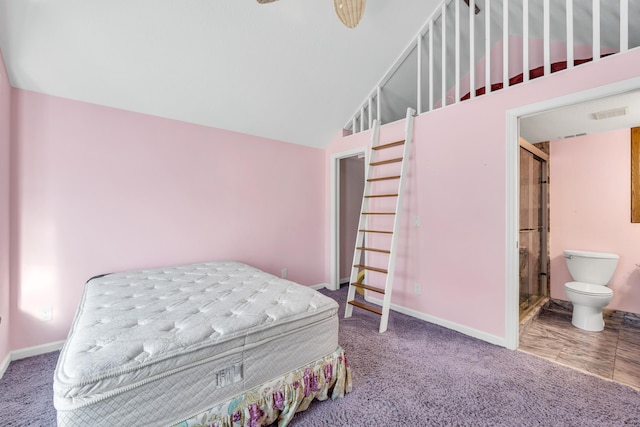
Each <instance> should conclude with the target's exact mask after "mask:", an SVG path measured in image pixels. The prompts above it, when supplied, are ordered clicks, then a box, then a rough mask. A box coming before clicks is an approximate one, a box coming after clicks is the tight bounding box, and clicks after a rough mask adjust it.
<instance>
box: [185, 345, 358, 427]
mask: <svg viewBox="0 0 640 427" xmlns="http://www.w3.org/2000/svg"><path fill="white" fill-rule="evenodd" d="M350 391H351V368H350V367H349V363H348V362H347V357H346V355H345V353H344V350H343V349H342V348H341V347H338V348H337V350H336V351H335V352H334V353H332V354H330V355H328V356H325V357H323V358H322V359H319V360H317V361H315V362H313V363H311V364H309V365H307V366H304V367H302V368H299V369H296V370H294V371H291V372H289V373H287V374H284V375H283V376H281V377H280V378H277V379H274V380H272V381H269V382H267V383H264V384H262V385H259V386H257V387H254V388H253V389H251V390H249V391H247V392H245V393H243V394H242V395H240V396H237V397H235V398H233V399H230V400H228V401H226V402H223V403H220V404H218V405H216V406H214V407H212V408H210V409H208V410H207V411H205V412H203V413H201V414H198V415H196V416H194V417H192V418H189V419H188V420H186V421H183V422H181V423H179V424H176V425H175V426H174V427H260V426H267V425H269V424H272V423H274V422H275V421H278V426H279V427H284V426H286V425H287V424H289V421H291V418H292V417H293V415H294V414H295V413H296V412H300V411H304V410H305V409H307V408H308V407H309V404H310V403H311V402H312V401H313V399H318V400H326V399H328V398H329V397H331V398H332V399H337V398H340V397H343V396H344V394H345V393H349V392H350Z"/></svg>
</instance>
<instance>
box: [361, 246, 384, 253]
mask: <svg viewBox="0 0 640 427" xmlns="http://www.w3.org/2000/svg"><path fill="white" fill-rule="evenodd" d="M356 249H359V250H361V251H372V252H381V253H383V254H390V253H391V251H389V250H387V249H375V248H367V247H365V246H361V247H358V248H356Z"/></svg>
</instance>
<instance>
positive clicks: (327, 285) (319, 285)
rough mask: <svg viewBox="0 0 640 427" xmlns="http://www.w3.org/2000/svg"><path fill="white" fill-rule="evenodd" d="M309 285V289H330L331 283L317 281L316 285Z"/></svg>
mask: <svg viewBox="0 0 640 427" xmlns="http://www.w3.org/2000/svg"><path fill="white" fill-rule="evenodd" d="M309 287H310V288H311V289H315V290H316V291H319V290H320V289H324V288H327V289H329V290H331V285H329V284H328V283H318V284H317V285H313V286H309Z"/></svg>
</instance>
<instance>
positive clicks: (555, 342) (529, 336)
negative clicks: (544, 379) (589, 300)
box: [518, 309, 640, 389]
mask: <svg viewBox="0 0 640 427" xmlns="http://www.w3.org/2000/svg"><path fill="white" fill-rule="evenodd" d="M518 350H521V351H524V352H527V353H531V354H535V355H537V356H540V357H544V358H545V359H549V360H553V361H555V362H558V363H561V364H563V365H567V366H570V367H572V368H576V369H580V370H582V371H587V372H589V373H592V374H594V375H598V376H600V377H604V378H607V379H609V380H613V381H616V382H619V383H622V384H625V385H629V386H631V387H634V388H636V389H640V323H638V322H637V320H635V319H631V320H628V319H626V318H624V317H623V316H621V315H616V314H609V315H607V316H605V329H604V330H603V331H602V332H588V331H583V330H581V329H578V328H576V327H574V326H573V325H572V324H571V314H570V313H568V312H561V311H556V310H546V309H542V310H541V311H540V314H539V316H538V317H537V318H534V320H532V321H530V322H529V323H527V324H526V326H521V332H520V346H519V347H518Z"/></svg>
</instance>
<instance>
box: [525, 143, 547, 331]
mask: <svg viewBox="0 0 640 427" xmlns="http://www.w3.org/2000/svg"><path fill="white" fill-rule="evenodd" d="M545 151H546V152H545ZM548 152H549V151H548V143H546V145H545V143H541V144H536V145H532V144H529V143H528V142H527V141H525V140H524V139H521V141H520V230H519V231H520V236H519V242H520V247H519V256H520V266H519V268H520V275H519V278H520V309H519V313H520V321H521V322H522V320H523V319H524V318H526V317H527V315H529V314H530V313H532V312H533V311H534V310H536V308H538V307H540V306H541V305H542V304H544V302H546V300H547V299H548V296H549V283H550V282H549V251H548V241H549V191H548V183H549V168H548V160H549V155H548Z"/></svg>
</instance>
